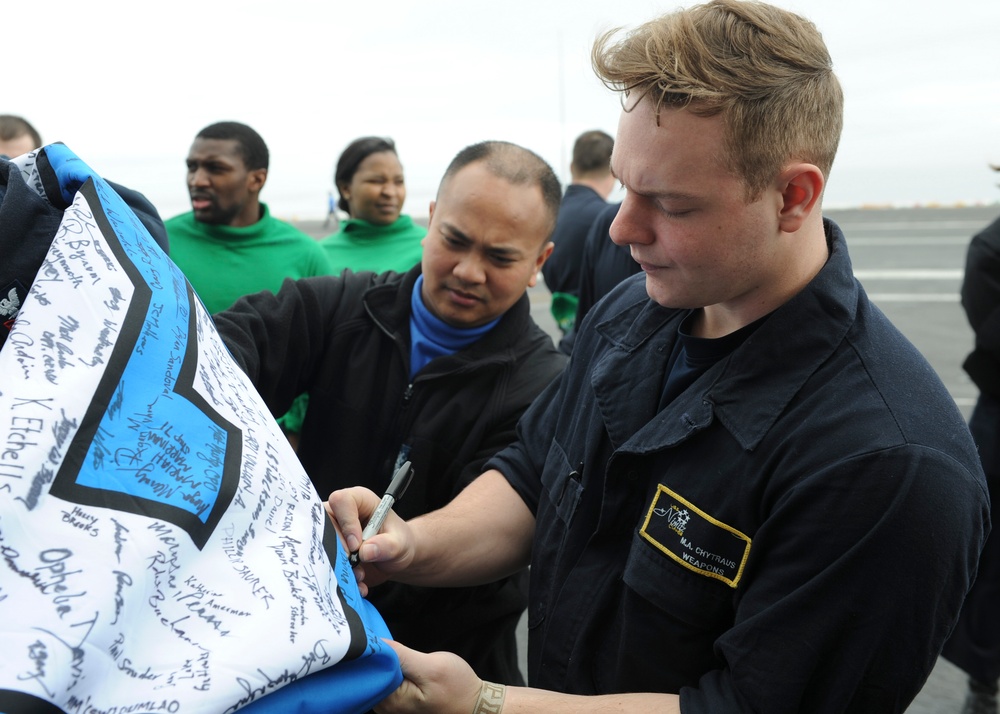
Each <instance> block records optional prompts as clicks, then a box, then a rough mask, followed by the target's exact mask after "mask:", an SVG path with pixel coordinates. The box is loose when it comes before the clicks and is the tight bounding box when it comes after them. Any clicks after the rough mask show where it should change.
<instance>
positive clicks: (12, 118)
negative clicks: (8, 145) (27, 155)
mask: <svg viewBox="0 0 1000 714" xmlns="http://www.w3.org/2000/svg"><path fill="white" fill-rule="evenodd" d="M25 134H27V135H28V136H30V137H31V140H32V141H33V142H34V143H35V148H36V149H37V148H38V147H40V146H41V145H42V136H41V134H39V133H38V132H37V131H35V127H33V126H31V123H30V122H29V121H28V120H27V119H25V118H24V117H19V116H17V115H15V114H0V141H10V140H12V139H16V138H17V137H19V136H24V135H25Z"/></svg>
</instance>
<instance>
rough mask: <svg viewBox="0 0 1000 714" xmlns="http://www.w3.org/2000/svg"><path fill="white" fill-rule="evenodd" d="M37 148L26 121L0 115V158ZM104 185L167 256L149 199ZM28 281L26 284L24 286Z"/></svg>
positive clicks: (36, 136) (159, 222) (160, 223)
mask: <svg viewBox="0 0 1000 714" xmlns="http://www.w3.org/2000/svg"><path fill="white" fill-rule="evenodd" d="M40 148H42V135H41V134H39V133H38V131H37V130H36V129H35V127H34V126H32V125H31V123H30V122H29V121H28V120H27V119H25V118H24V117H20V116H17V115H14V114H0V156H2V157H6V158H9V159H13V158H17V157H18V156H22V155H23V154H27V153H28V152H30V151H34V150H35V149H40ZM108 185H110V186H111V188H113V189H114V190H115V192H116V193H117V194H118V195H119V196H121V197H122V199H123V200H124V201H125V203H127V204H128V205H129V208H131V209H132V210H133V211H134V212H135V215H136V216H137V217H138V218H139V220H140V221H141V222H142V224H143V225H144V226H146V229H147V230H148V231H149V234H150V235H151V236H152V237H153V240H155V241H156V243H157V245H159V246H160V248H162V249H163V252H164V253H169V252H170V242H169V241H168V240H167V231H166V229H165V228H164V226H163V219H161V218H160V214H159V212H158V211H157V210H156V207H155V206H154V205H153V204H152V203H151V202H150V201H149V199H148V198H146V197H145V196H144V195H142V194H141V193H139V192H138V191H133V190H132V189H130V188H126V187H125V186H122V185H121V184H119V183H115V182H114V181H108ZM33 200H34V199H33ZM30 282H31V281H28V284H30ZM8 294H9V289H8V290H5V291H4V293H3V295H2V296H0V299H3V298H6V297H7V295H8ZM4 316H5V313H4V312H3V311H2V310H0V318H4Z"/></svg>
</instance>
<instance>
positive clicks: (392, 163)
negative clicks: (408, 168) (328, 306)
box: [321, 136, 427, 273]
mask: <svg viewBox="0 0 1000 714" xmlns="http://www.w3.org/2000/svg"><path fill="white" fill-rule="evenodd" d="M333 182H334V184H335V185H336V186H337V191H339V192H340V199H339V201H338V202H337V205H338V207H339V208H340V209H341V210H342V211H345V212H346V213H347V214H348V216H350V217H349V218H348V219H347V220H345V221H343V222H342V223H341V224H340V228H339V230H338V231H337V232H336V233H334V234H332V235H329V236H327V237H326V238H324V239H323V240H322V241H321V244H322V246H323V249H324V250H325V251H326V254H327V257H328V258H329V260H330V266H331V268H332V269H333V271H334V273H340V272H341V271H342V270H353V271H355V272H358V271H361V270H372V271H375V272H383V271H386V270H394V271H396V272H397V273H403V272H406V271H407V270H409V269H410V268H412V267H413V266H414V265H416V264H417V263H419V262H420V254H421V248H420V241H421V240H422V239H423V237H424V236H425V235H427V231H426V229H424V228H423V227H422V226H419V225H417V224H416V223H414V221H413V219H412V218H410V217H409V216H407V215H404V214H403V213H402V210H403V202H404V201H405V200H406V181H405V180H404V178H403V166H402V164H400V163H399V156H398V155H397V154H396V145H395V143H393V141H392V139H384V138H381V137H377V136H365V137H362V138H360V139H355V140H354V141H352V142H351V143H350V144H348V146H347V148H346V149H344V151H343V153H342V154H341V155H340V158H339V159H338V160H337V169H336V171H335V173H334V176H333Z"/></svg>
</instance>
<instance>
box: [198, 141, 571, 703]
mask: <svg viewBox="0 0 1000 714" xmlns="http://www.w3.org/2000/svg"><path fill="white" fill-rule="evenodd" d="M559 195H560V187H559V181H558V179H556V177H555V174H554V173H553V172H552V169H551V168H550V167H549V166H548V164H546V163H545V162H544V161H543V160H542V159H540V158H539V157H538V156H537V155H535V154H534V153H532V152H530V151H528V150H527V149H524V148H522V147H520V146H516V145H514V144H509V143H506V142H484V143H481V144H475V145H473V146H470V147H467V148H466V149H464V150H462V151H461V152H459V154H458V155H457V156H456V157H455V158H454V159H453V160H452V162H451V164H450V165H449V167H448V169H447V171H446V172H445V175H444V178H443V179H442V180H441V185H440V188H439V189H438V194H437V199H436V200H435V202H434V203H432V204H431V207H430V224H429V226H428V233H427V235H426V237H425V238H424V240H423V246H424V250H423V256H422V258H421V262H419V263H417V264H416V265H414V266H411V268H410V269H409V270H408V271H406V272H405V273H397V272H394V271H385V272H382V273H378V274H376V273H372V272H358V273H355V272H353V271H344V272H343V273H341V274H340V275H338V276H332V277H321V278H312V279H308V280H298V281H291V280H289V281H286V282H285V284H284V285H283V286H282V288H281V290H280V291H278V293H277V295H272V294H271V293H259V294H257V295H251V296H247V297H245V298H243V299H241V300H239V301H238V302H237V303H236V305H234V306H233V308H232V309H230V310H226V311H225V312H222V313H219V314H217V315H215V324H216V326H217V327H218V329H219V333H220V335H222V338H223V339H224V340H225V342H226V344H227V346H228V347H229V350H230V352H231V353H232V354H233V356H234V358H235V359H236V361H237V362H238V363H239V364H240V365H241V366H242V367H243V369H244V370H245V371H246V373H247V374H248V375H249V377H250V379H251V381H253V383H254V385H255V386H256V387H257V389H258V391H259V392H260V394H261V396H263V398H264V400H265V401H266V402H267V404H268V406H269V407H270V408H271V410H272V411H273V412H274V413H276V414H280V413H281V412H282V411H283V410H284V409H286V408H287V407H288V404H289V403H290V401H291V399H292V397H294V396H295V395H296V394H298V393H300V392H306V393H307V394H308V396H309V402H308V409H307V410H306V414H305V421H304V423H303V427H302V436H301V442H300V444H299V449H298V455H299V459H300V460H301V462H302V465H303V466H304V467H305V469H306V472H307V473H308V474H309V476H310V478H311V479H312V482H313V484H314V485H315V486H316V489H317V490H318V491H319V493H320V494H322V495H323V496H327V495H329V493H330V491H332V490H333V489H336V488H343V487H345V486H352V485H356V484H362V485H365V486H367V487H368V488H371V489H374V490H378V491H383V490H384V489H385V488H386V487H387V486H388V484H389V481H390V478H391V476H392V474H393V472H394V471H395V469H396V468H397V467H398V466H399V465H401V464H402V463H403V462H404V461H407V460H408V461H410V462H411V463H412V465H413V470H414V476H413V481H412V483H411V484H410V487H409V489H408V490H407V491H406V494H405V496H404V497H403V498H402V499H401V500H400V501H399V503H398V504H397V506H396V507H397V509H398V510H399V511H400V512H401V513H405V514H407V515H410V516H417V515H420V514H421V513H425V512H427V511H430V510H434V509H437V508H440V507H441V506H443V505H444V504H446V503H447V502H448V501H450V500H451V499H452V498H453V497H454V496H455V495H456V494H457V493H459V492H460V491H461V490H462V489H463V488H464V487H465V486H466V484H468V483H469V481H470V480H471V479H472V478H474V477H475V476H477V475H478V474H479V472H480V471H481V469H482V465H483V464H484V463H485V461H486V460H487V459H488V458H490V457H491V456H492V455H493V454H495V453H496V452H497V451H499V450H500V449H502V448H503V447H505V446H506V445H507V444H509V443H510V442H511V441H512V440H513V439H514V430H515V427H516V424H517V420H518V418H519V417H520V416H521V414H522V413H523V412H524V410H525V409H526V408H527V407H528V405H529V404H530V403H531V401H532V400H533V399H534V398H535V396H536V395H538V394H539V393H540V392H541V391H542V389H544V388H545V386H546V385H548V384H549V382H551V381H552V380H553V379H554V378H555V377H556V376H557V375H558V374H559V373H560V372H561V370H562V369H563V366H564V365H565V363H566V358H565V356H564V355H562V354H560V353H559V352H558V351H557V350H556V349H555V347H554V346H553V344H552V339H551V338H550V337H549V336H548V335H547V334H546V333H545V332H543V331H542V330H541V328H539V327H538V325H536V324H535V322H534V321H533V320H532V318H531V310H530V303H529V300H528V296H527V294H526V291H527V289H528V287H530V286H532V285H534V284H535V281H536V279H537V274H538V270H539V268H541V266H542V265H543V264H544V262H545V260H546V258H548V256H549V253H550V252H551V251H552V243H551V242H550V241H549V236H550V235H551V234H552V229H553V227H554V226H555V222H556V213H557V211H558V208H559ZM526 581H527V573H526V572H525V571H524V570H523V569H521V570H520V571H517V572H515V571H511V572H509V573H504V574H503V575H502V576H499V575H498V577H497V578H492V579H491V580H490V581H489V582H485V581H484V582H481V583H479V584H477V585H476V586H475V587H462V588H456V589H447V590H440V589H434V588H422V587H410V586H407V585H399V584H395V585H393V586H390V587H388V588H384V589H380V591H379V592H377V593H373V595H372V598H371V600H372V602H373V603H374V604H375V605H376V606H377V607H378V610H379V612H380V613H381V614H382V616H383V617H384V618H385V621H386V624H387V625H388V626H389V629H390V631H391V632H392V633H393V636H395V637H396V638H398V639H399V640H400V641H402V642H407V643H410V644H412V645H413V646H414V647H419V648H427V649H447V650H450V651H453V652H460V653H462V656H463V657H465V658H467V660H468V661H469V663H470V664H471V665H472V666H473V667H474V668H475V670H476V671H477V672H479V673H480V675H481V676H484V677H494V678H497V679H498V680H499V681H503V682H511V683H515V682H523V678H522V675H521V673H520V670H519V667H518V659H517V641H516V638H515V629H516V627H517V623H518V621H519V619H520V617H521V613H522V612H523V610H524V605H525V601H526V597H527V592H526Z"/></svg>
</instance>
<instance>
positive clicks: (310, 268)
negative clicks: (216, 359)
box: [165, 121, 331, 446]
mask: <svg viewBox="0 0 1000 714" xmlns="http://www.w3.org/2000/svg"><path fill="white" fill-rule="evenodd" d="M269 162H270V154H269V152H268V150H267V144H265V143H264V140H263V139H262V138H261V136H260V134H258V133H257V132H256V131H254V130H253V129H252V128H250V127H249V126H247V125H246V124H241V123H239V122H235V121H223V122H218V123H216V124H211V125H209V126H207V127H205V128H204V129H202V130H201V131H200V132H198V134H197V136H195V139H194V142H193V143H192V144H191V149H190V150H189V151H188V156H187V187H188V194H189V195H190V198H191V209H192V210H191V211H190V212H188V213H182V214H180V215H179V216H174V217H173V218H171V219H169V220H167V221H166V223H165V225H166V228H167V233H168V235H169V236H170V245H171V253H170V257H171V258H173V260H174V262H175V263H176V264H177V267H179V268H180V269H181V271H182V272H183V273H184V275H185V277H187V279H188V281H189V282H190V283H191V286H192V287H193V288H194V290H195V292H196V293H198V296H199V297H200V298H201V300H202V302H204V303H205V309H206V310H208V312H209V313H216V312H219V311H220V310H225V309H226V308H227V307H230V306H231V305H232V304H233V303H234V302H235V301H236V300H237V298H239V297H241V296H243V295H247V294H249V293H256V292H258V291H260V290H271V291H273V292H276V291H277V290H278V288H279V287H280V286H281V283H282V281H283V280H285V279H286V278H308V277H313V276H317V275H329V274H330V272H331V269H330V264H329V262H328V261H327V258H326V253H324V252H323V249H322V248H320V246H319V243H318V242H317V241H315V240H314V239H313V238H311V237H310V236H308V235H306V234H305V233H303V232H302V231H300V230H299V229H298V228H296V227H295V226H293V225H291V224H290V223H286V222H285V221H281V220H279V219H277V218H275V217H274V216H272V215H271V211H270V210H269V209H268V207H267V204H266V203H263V202H262V201H261V200H260V192H261V190H262V189H263V188H264V184H265V183H266V182H267V169H268V164H269ZM304 399H305V398H304V397H303V400H304ZM303 400H300V401H299V402H297V403H296V404H295V405H293V406H292V407H291V408H290V410H289V412H288V413H287V414H284V415H282V416H281V417H280V418H279V419H278V423H279V424H280V425H281V427H282V429H283V430H284V431H285V434H286V435H287V436H288V439H289V441H290V442H291V443H292V445H293V446H296V445H297V444H298V433H299V430H300V429H301V428H302V415H303V414H304V412H305V402H304V401H303Z"/></svg>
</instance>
